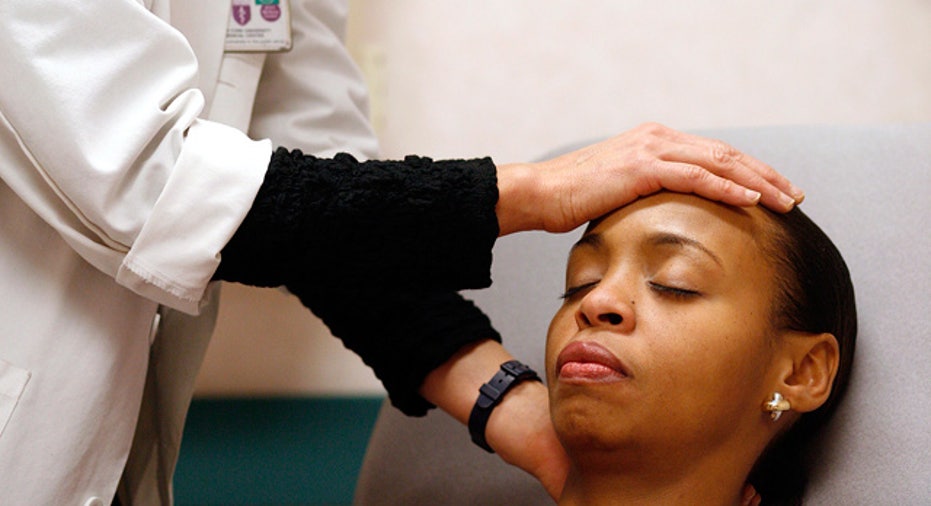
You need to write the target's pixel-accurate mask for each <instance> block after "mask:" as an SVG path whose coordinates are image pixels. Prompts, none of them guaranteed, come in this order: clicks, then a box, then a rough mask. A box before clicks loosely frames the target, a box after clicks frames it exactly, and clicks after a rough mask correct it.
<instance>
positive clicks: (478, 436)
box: [469, 360, 542, 453]
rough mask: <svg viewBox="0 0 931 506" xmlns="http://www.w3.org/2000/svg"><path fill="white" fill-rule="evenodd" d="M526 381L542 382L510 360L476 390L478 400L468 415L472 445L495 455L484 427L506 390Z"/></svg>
mask: <svg viewBox="0 0 931 506" xmlns="http://www.w3.org/2000/svg"><path fill="white" fill-rule="evenodd" d="M527 380H531V381H542V380H541V379H540V377H539V376H537V373H536V371H534V370H533V369H531V368H530V366H528V365H526V364H523V363H521V362H520V361H517V360H510V361H508V362H505V363H503V364H501V369H500V370H499V371H498V372H496V373H495V375H494V376H493V377H492V378H491V380H490V381H489V382H488V383H485V384H484V385H482V386H481V388H479V389H478V399H476V401H475V405H474V406H472V413H470V414H469V434H470V435H471V436H472V442H473V443H475V444H477V445H478V446H480V447H482V448H484V449H485V451H487V452H489V453H495V451H494V450H493V449H492V448H491V446H489V445H488V441H486V440H485V426H486V425H488V419H489V418H490V417H491V412H492V411H494V409H495V406H497V405H498V404H499V403H500V402H501V399H502V398H503V397H504V394H506V393H507V392H508V390H510V389H511V388H513V387H514V386H515V385H517V384H519V383H521V382H524V381H527Z"/></svg>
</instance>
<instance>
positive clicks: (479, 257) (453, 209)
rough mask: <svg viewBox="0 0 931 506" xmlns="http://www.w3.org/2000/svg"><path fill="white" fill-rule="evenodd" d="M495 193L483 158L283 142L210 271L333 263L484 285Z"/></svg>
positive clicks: (282, 274)
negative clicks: (394, 157)
mask: <svg viewBox="0 0 931 506" xmlns="http://www.w3.org/2000/svg"><path fill="white" fill-rule="evenodd" d="M497 200H498V190H497V178H496V174H495V166H494V164H493V163H492V161H491V160H490V159H488V158H484V159H477V160H448V161H436V162H435V161H433V160H431V159H429V158H422V157H413V156H409V157H407V158H405V159H404V160H403V161H370V162H358V161H357V160H356V159H355V158H353V157H352V156H350V155H347V154H339V155H336V157H335V158H333V159H322V158H316V157H313V156H308V155H304V154H302V153H301V152H300V151H292V152H289V151H287V150H285V149H282V148H279V149H278V150H277V151H276V152H275V153H274V154H273V156H272V160H271V163H270V165H269V170H268V173H267V174H266V177H265V181H264V183H263V184H262V187H261V188H260V190H259V192H258V195H257V196H256V200H255V203H254V204H253V207H252V209H251V210H250V211H249V214H248V215H247V216H246V218H245V220H244V221H243V223H242V225H241V226H240V227H239V229H238V230H237V231H236V233H235V235H234V236H233V238H232V239H231V240H230V242H229V243H228V244H227V245H226V247H225V248H224V249H223V252H222V260H221V263H220V267H219V269H218V270H217V272H216V274H215V275H214V279H221V280H226V281H236V282H240V283H244V284H249V285H255V286H279V285H286V284H287V282H288V280H289V279H292V278H294V276H295V274H298V275H299V276H301V277H302V278H304V279H308V280H311V279H317V278H325V277H327V276H330V275H333V274H335V273H339V275H340V277H342V278H343V279H346V278H345V276H346V275H347V274H350V275H351V276H352V277H355V278H357V279H360V280H365V281H366V282H375V283H378V284H382V285H385V286H392V287H399V286H401V287H419V288H429V289H441V290H460V289H465V288H484V287H487V286H489V285H490V284H491V274H490V266H491V248H492V246H493V245H494V242H495V240H496V239H497V236H498V220H497V216H496V215H495V204H496V203H497Z"/></svg>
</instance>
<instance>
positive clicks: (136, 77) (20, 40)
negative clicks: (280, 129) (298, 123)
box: [0, 0, 271, 312]
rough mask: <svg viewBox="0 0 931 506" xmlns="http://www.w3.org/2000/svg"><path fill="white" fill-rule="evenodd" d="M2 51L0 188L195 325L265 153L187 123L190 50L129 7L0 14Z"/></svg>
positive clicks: (109, 2) (264, 145) (192, 112)
mask: <svg viewBox="0 0 931 506" xmlns="http://www.w3.org/2000/svg"><path fill="white" fill-rule="evenodd" d="M0 43H2V44H3V51H0V68H2V69H3V73H4V76H7V77H9V79H4V85H3V87H2V89H0V116H2V117H0V149H2V152H3V163H2V164H0V177H2V179H3V180H4V182H5V183H6V184H7V185H9V186H10V187H11V188H12V189H13V190H14V191H15V192H16V193H17V194H18V195H19V196H20V197H21V198H22V199H23V200H24V201H25V202H26V203H27V204H28V205H29V206H30V207H31V208H32V209H33V210H34V211H35V212H36V213H37V214H39V215H40V216H42V218H43V219H45V221H47V222H48V223H49V224H50V225H51V226H52V227H54V228H55V229H56V230H57V231H58V232H59V233H60V234H61V236H62V237H63V238H64V239H65V240H66V241H68V243H69V244H70V245H71V246H72V247H73V248H74V249H75V250H76V251H77V252H78V253H79V254H80V255H81V256H83V257H84V258H85V259H86V260H87V261H88V262H90V263H91V264H93V265H94V266H96V267H97V268H99V269H101V270H102V271H104V272H105V273H107V274H109V275H111V276H113V277H114V278H115V279H116V280H117V282H119V283H121V284H123V285H125V286H128V287H130V288H131V289H133V290H134V291H136V292H137V293H139V294H141V295H143V296H146V297H148V298H150V299H153V300H155V301H158V302H160V303H163V304H167V305H170V306H172V307H175V308H177V309H182V310H184V311H187V312H196V311H197V310H198V304H199V302H200V299H201V297H202V294H203V291H204V288H205V287H206V284H207V283H208V282H209V280H210V276H211V274H212V273H213V271H214V270H215V269H216V266H217V264H218V263H219V256H218V253H219V251H220V250H221V249H222V247H223V245H224V244H226V242H227V241H228V240H229V237H230V236H232V234H233V232H234V231H235V229H236V227H237V226H238V224H239V223H240V222H241V221H242V219H243V217H244V216H245V214H246V212H247V211H248V209H249V205H250V204H251V202H252V199H253V198H254V196H255V192H256V191H257V190H258V187H259V185H260V184H261V181H262V177H263V175H264V172H265V169H266V167H267V164H268V159H269V157H270V155H271V145H270V144H269V143H268V142H255V141H252V140H250V139H248V138H247V137H246V136H245V135H243V134H242V133H241V132H239V131H236V130H234V129H231V128H228V127H224V126H222V125H219V124H216V123H211V122H206V121H202V120H198V119H197V117H198V115H199V114H200V113H201V111H202V109H203V106H204V96H203V94H202V93H201V91H200V90H199V89H197V81H196V79H197V74H198V71H199V69H198V65H197V60H196V59H195V57H194V54H193V52H192V49H191V47H190V45H189V44H188V42H187V41H186V40H185V39H184V37H183V36H182V35H181V34H180V33H179V32H177V31H176V30H174V29H173V28H172V27H171V26H169V25H168V24H167V23H165V22H164V21H162V20H160V19H159V18H157V17H156V16H154V15H153V14H152V13H150V12H148V11H146V10H145V8H144V7H142V5H141V3H140V2H136V1H131V0H102V1H99V2H91V3H86V4H85V3H81V4H78V3H75V2H67V1H53V0H43V1H39V2H34V3H31V4H30V5H29V8H23V5H21V4H17V3H15V2H14V3H10V2H4V3H3V4H2V5H0ZM192 216H197V217H198V219H191V217H192Z"/></svg>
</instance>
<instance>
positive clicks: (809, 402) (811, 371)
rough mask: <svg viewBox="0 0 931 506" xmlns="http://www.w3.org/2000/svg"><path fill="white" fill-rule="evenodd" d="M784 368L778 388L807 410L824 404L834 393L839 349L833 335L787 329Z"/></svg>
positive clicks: (794, 408) (802, 410)
mask: <svg viewBox="0 0 931 506" xmlns="http://www.w3.org/2000/svg"><path fill="white" fill-rule="evenodd" d="M782 339H783V353H784V354H785V355H784V360H782V361H780V362H781V363H782V364H784V367H783V369H782V371H781V373H780V377H779V382H778V383H779V384H778V385H777V386H776V387H775V390H776V391H777V392H779V393H781V394H782V395H783V396H784V397H785V398H786V399H787V400H788V401H789V403H790V404H791V405H792V411H796V412H799V413H807V412H809V411H814V410H816V409H818V408H819V407H821V405H822V404H824V403H825V401H827V399H828V396H829V395H830V394H831V387H832V385H833V384H834V376H836V375H837V363H838V360H839V359H838V357H839V356H840V352H839V350H838V346H837V339H836V338H835V337H834V335H832V334H827V333H825V334H806V333H802V332H788V333H786V334H784V335H783V336H782Z"/></svg>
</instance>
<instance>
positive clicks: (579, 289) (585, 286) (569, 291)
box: [559, 281, 598, 300]
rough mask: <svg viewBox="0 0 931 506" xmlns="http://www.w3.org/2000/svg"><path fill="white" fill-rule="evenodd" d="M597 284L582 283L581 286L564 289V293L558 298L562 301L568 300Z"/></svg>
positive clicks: (594, 282)
mask: <svg viewBox="0 0 931 506" xmlns="http://www.w3.org/2000/svg"><path fill="white" fill-rule="evenodd" d="M597 284H598V281H592V282H590V283H582V284H581V285H577V286H572V287H569V288H566V291H565V292H564V293H563V294H562V295H560V296H559V298H560V299H562V300H566V299H570V298H572V297H574V296H575V295H578V294H579V293H580V292H583V291H585V290H587V289H589V288H591V287H593V286H595V285H597Z"/></svg>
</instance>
